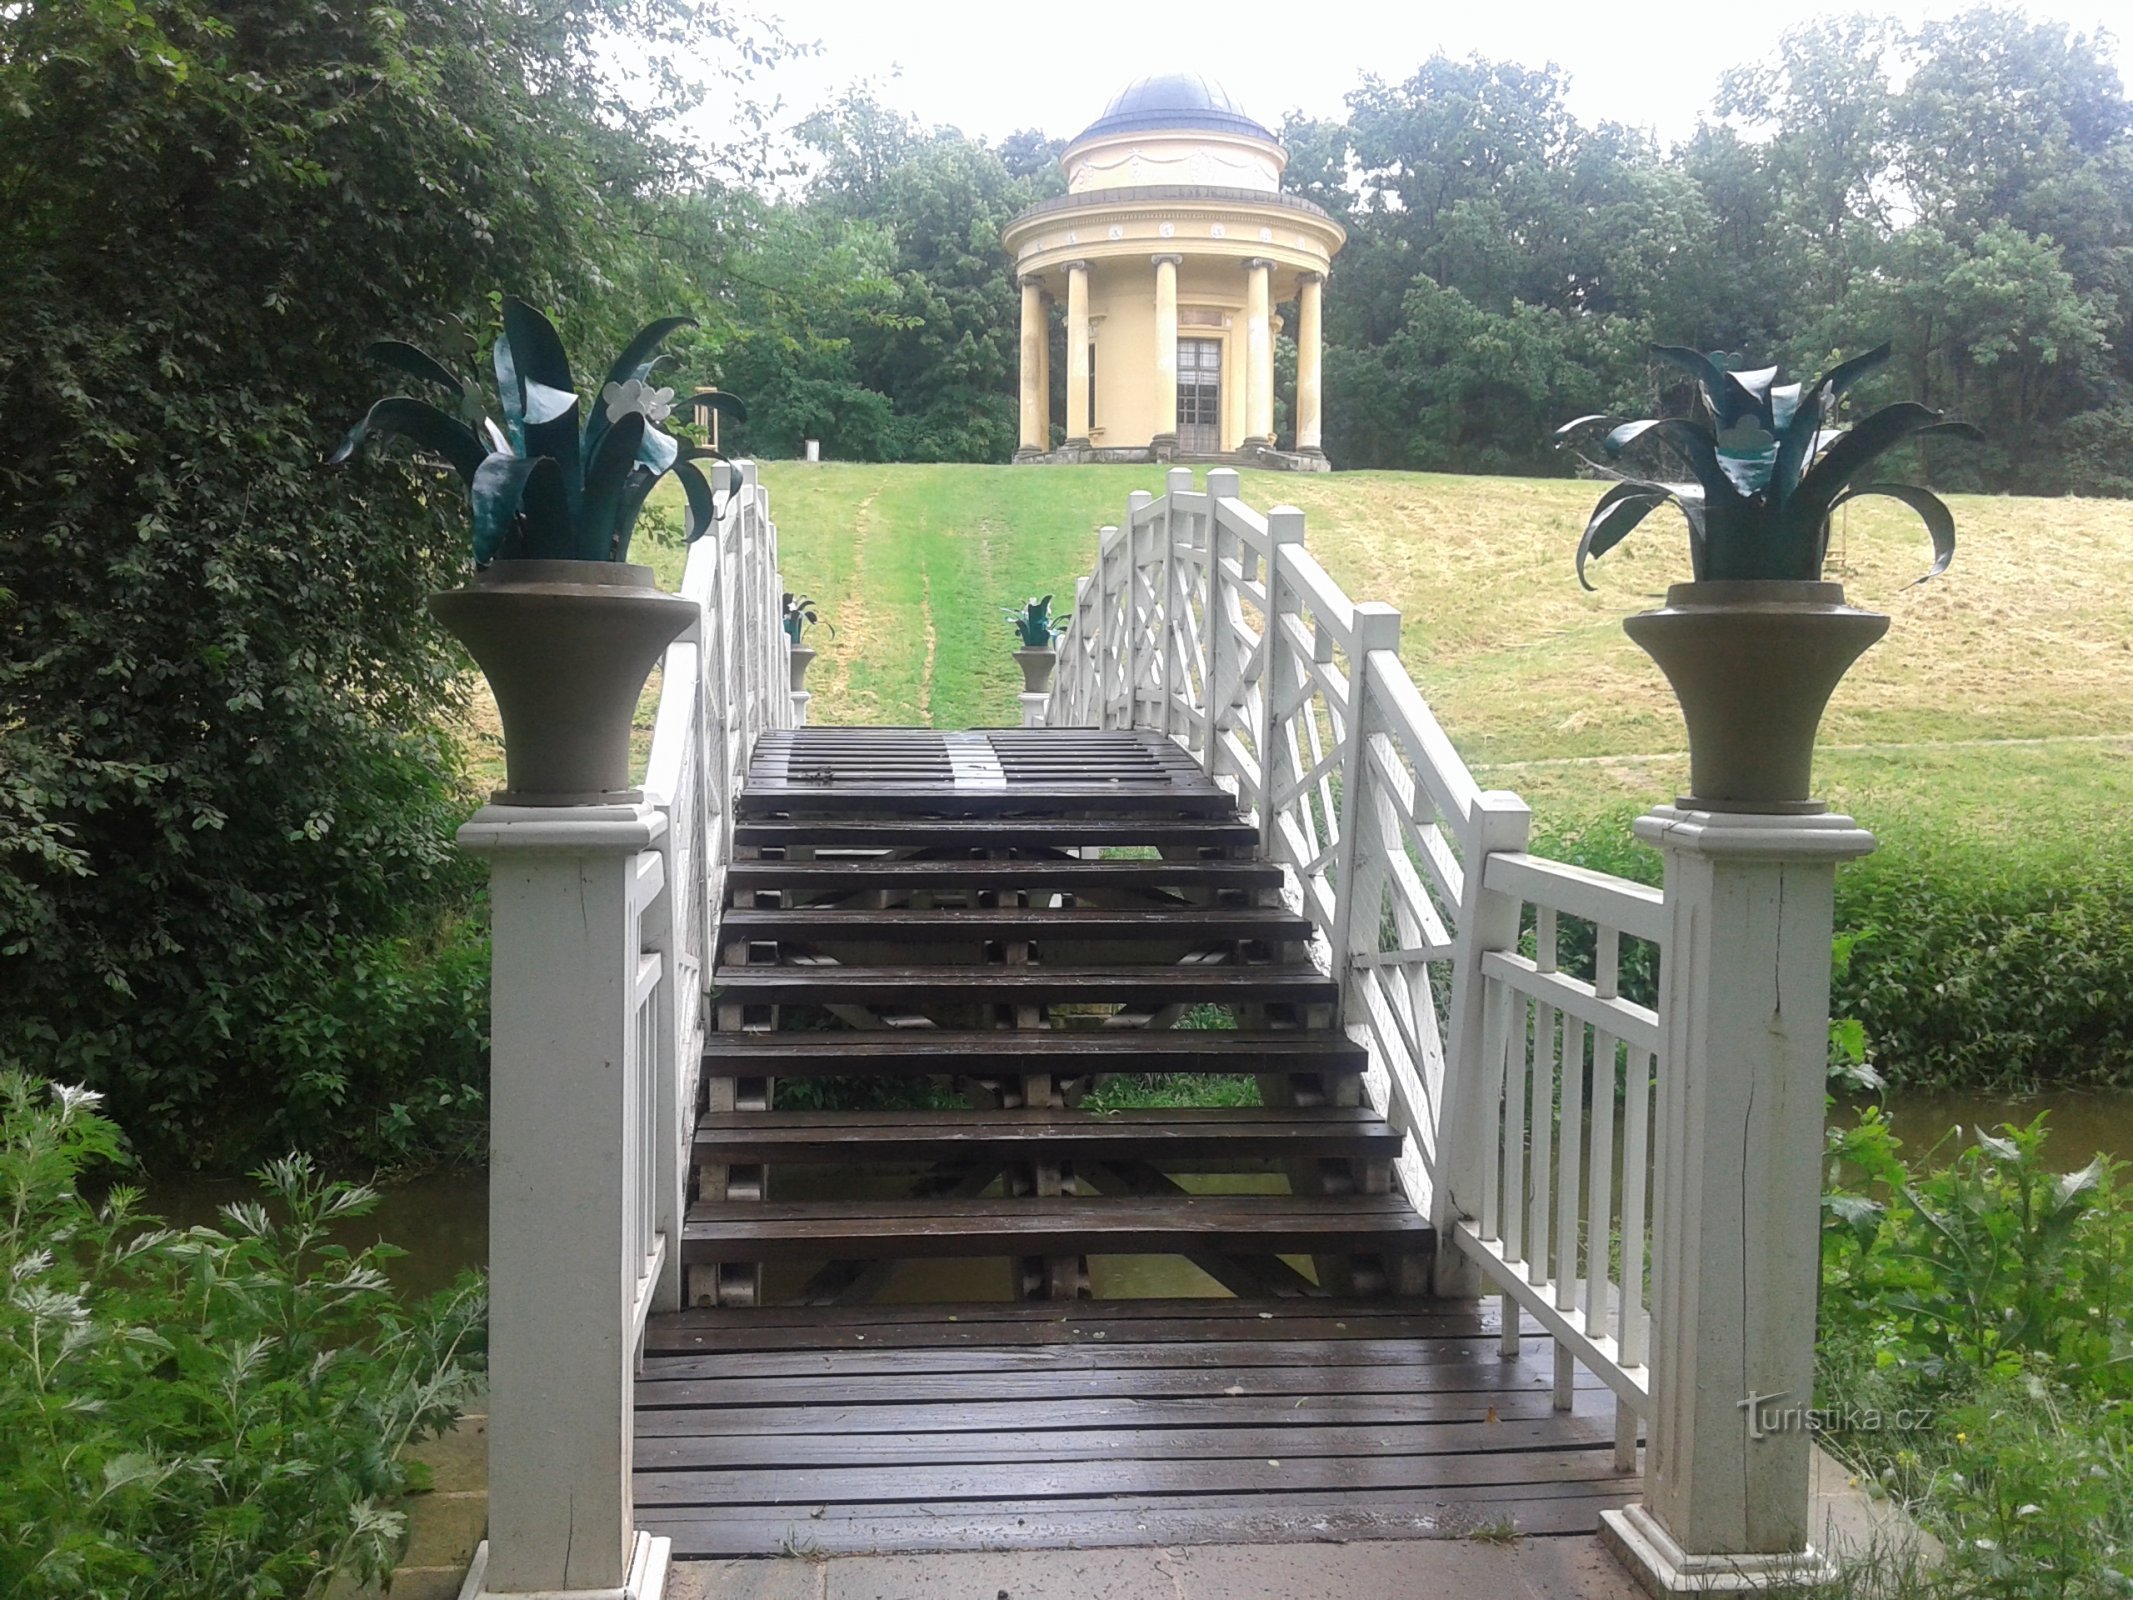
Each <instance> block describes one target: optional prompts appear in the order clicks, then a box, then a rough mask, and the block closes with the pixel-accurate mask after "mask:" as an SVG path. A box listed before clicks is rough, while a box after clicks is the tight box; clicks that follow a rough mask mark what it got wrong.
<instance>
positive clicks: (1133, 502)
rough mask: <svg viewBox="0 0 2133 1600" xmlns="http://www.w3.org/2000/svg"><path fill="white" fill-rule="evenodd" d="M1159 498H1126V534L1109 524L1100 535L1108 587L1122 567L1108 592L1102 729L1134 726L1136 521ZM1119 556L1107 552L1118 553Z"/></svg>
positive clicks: (1140, 493) (1142, 494)
mask: <svg viewBox="0 0 2133 1600" xmlns="http://www.w3.org/2000/svg"><path fill="white" fill-rule="evenodd" d="M1154 500H1155V496H1154V495H1152V494H1150V493H1149V492H1148V491H1147V490H1146V489H1136V490H1134V491H1133V492H1132V493H1131V494H1129V495H1127V496H1126V532H1125V536H1124V537H1123V538H1121V537H1120V536H1119V531H1118V529H1116V528H1114V527H1111V526H1109V525H1108V524H1107V525H1105V526H1104V527H1102V528H1099V529H1098V530H1097V533H1096V561H1097V565H1098V567H1099V568H1100V569H1101V570H1102V572H1103V574H1104V581H1105V583H1106V584H1109V583H1110V582H1111V567H1112V564H1113V562H1114V561H1115V562H1116V563H1117V565H1118V569H1119V570H1118V582H1117V583H1116V585H1114V586H1112V587H1110V588H1107V589H1106V590H1105V591H1104V633H1103V637H1104V660H1103V696H1104V703H1103V714H1102V715H1101V716H1099V717H1098V718H1097V720H1096V725H1097V726H1098V727H1099V728H1130V727H1132V726H1133V693H1134V690H1133V638H1134V630H1135V620H1134V615H1133V586H1134V582H1135V579H1134V567H1133V541H1134V533H1133V519H1134V518H1135V516H1137V515H1138V514H1139V513H1140V511H1141V510H1142V508H1143V507H1145V506H1148V505H1150V504H1152V503H1153V502H1154ZM1114 549H1115V551H1116V554H1115V555H1107V554H1106V553H1105V552H1106V551H1110V550H1114ZM1121 694H1123V695H1124V696H1125V699H1126V709H1125V716H1124V720H1122V721H1118V722H1114V721H1112V720H1111V719H1112V717H1113V716H1114V715H1116V712H1115V709H1114V708H1115V707H1116V706H1117V705H1118V701H1119V697H1120V695H1121Z"/></svg>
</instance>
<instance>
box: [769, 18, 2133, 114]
mask: <svg viewBox="0 0 2133 1600" xmlns="http://www.w3.org/2000/svg"><path fill="white" fill-rule="evenodd" d="M743 4H744V5H746V6H747V8H748V9H752V10H754V11H755V12H756V13H757V14H759V15H762V16H765V17H770V18H774V19H776V20H777V21H778V22H779V23H780V24H781V25H782V26H783V27H784V29H785V31H786V32H787V34H788V36H789V37H790V38H792V39H793V40H795V41H796V42H798V41H816V40H819V41H820V42H821V43H822V45H823V46H824V49H823V53H822V54H821V55H819V56H817V57H813V58H811V59H807V60H800V61H793V62H789V63H786V64H784V65H782V66H780V67H778V68H777V69H775V70H774V71H770V72H766V73H762V74H759V75H758V78H757V84H756V86H757V88H758V90H760V91H765V92H766V93H774V94H776V95H779V96H781V97H782V98H783V100H784V101H785V102H786V105H787V106H788V107H789V108H791V109H792V110H793V111H794V112H796V113H797V112H804V111H805V110H807V109H810V108H812V107H814V106H817V105H820V104H822V103H823V102H825V101H826V100H828V99H830V98H832V97H833V96H834V95H835V94H836V92H837V91H838V90H840V89H842V88H843V87H844V86H845V85H847V84H850V83H853V82H855V81H859V80H871V81H873V82H875V83H876V84H877V85H878V87H879V91H880V93H881V94H882V97H883V98H884V99H885V100H887V101H888V103H890V104H891V105H894V106H897V107H900V108H902V109H904V110H907V111H911V112H915V113H916V114H918V115H919V116H920V117H922V118H924V119H925V120H926V121H928V122H935V123H947V124H952V125H954V126H956V127H959V128H961V129H962V130H963V131H964V132H965V133H969V134H974V135H977V136H978V137H980V138H985V139H997V138H999V137H1000V136H1001V135H1003V134H1007V133H1012V132H1014V131H1015V130H1017V129H1020V128H1028V127H1036V128H1039V129H1042V130H1043V131H1044V132H1045V133H1047V134H1051V135H1054V136H1056V137H1062V138H1064V137H1068V136H1071V135H1073V134H1075V133H1078V132H1079V131H1080V130H1081V129H1082V128H1083V127H1084V126H1085V125H1087V124H1088V123H1089V122H1091V121H1092V120H1094V118H1095V117H1096V115H1097V114H1098V113H1099V112H1100V111H1102V109H1103V106H1104V102H1105V101H1107V100H1108V99H1110V97H1111V96H1112V95H1113V94H1115V93H1116V92H1117V91H1118V90H1119V89H1121V88H1123V87H1124V86H1125V84H1126V83H1127V82H1129V81H1130V80H1131V79H1133V78H1135V77H1138V76H1139V75H1141V74H1142V73H1144V72H1163V71H1176V70H1179V69H1187V70H1192V71H1197V72H1201V73H1204V74H1206V75H1207V76H1208V77H1211V78H1213V79H1215V80H1217V81H1218V82H1220V83H1222V84H1223V85H1224V86H1225V87H1227V88H1228V90H1229V91H1230V93H1231V95H1233V96H1234V97H1235V98H1236V100H1237V101H1238V103H1239V104H1240V105H1242V106H1243V107H1244V109H1245V110H1246V111H1247V112H1249V113H1250V114H1251V115H1253V116H1254V117H1257V118H1258V119H1259V120H1260V121H1262V122H1264V123H1266V124H1267V125H1268V126H1270V127H1272V126H1278V125H1279V123H1280V121H1281V118H1282V117H1283V115H1284V114H1286V113H1287V112H1289V111H1291V110H1297V109H1300V110H1302V111H1304V112H1306V113H1309V114H1311V115H1314V116H1337V115H1339V114H1340V113H1341V111H1342V109H1343V108H1342V96H1343V95H1345V94H1346V93H1347V92H1348V91H1349V90H1350V89H1352V88H1354V87H1355V85H1356V83H1357V82H1358V80H1359V79H1360V78H1361V77H1362V76H1363V74H1365V73H1366V72H1370V73H1376V74H1377V75H1378V76H1380V77H1383V78H1386V79H1390V80H1397V79H1400V78H1404V77H1406V76H1407V75H1409V74H1410V73H1412V72H1413V70H1414V68H1415V67H1416V66H1417V65H1418V64H1419V63H1420V62H1422V61H1424V60H1426V59H1427V58H1428V57H1429V56H1430V54H1431V53H1432V52H1434V51H1437V50H1442V51H1444V52H1445V53H1446V54H1448V55H1453V56H1464V55H1466V54H1468V53H1469V52H1473V51H1479V52H1480V53H1482V54H1483V55H1486V56H1489V57H1492V58H1496V59H1506V60H1513V61H1521V62H1525V63H1527V64H1529V65H1534V66H1538V65H1540V64H1541V63H1543V62H1546V61H1550V60H1553V61H1555V62H1557V63H1558V64H1559V65H1561V66H1562V67H1563V68H1564V69H1565V70H1566V71H1567V72H1568V73H1569V75H1570V103H1571V107H1572V109H1573V110H1574V111H1575V112H1576V113H1577V114H1578V116H1579V117H1580V118H1581V119H1582V120H1584V121H1587V122H1595V121H1599V120H1602V119H1612V120H1615V121H1619V122H1626V123H1630V124H1632V125H1635V126H1640V127H1648V128H1652V129H1654V130H1655V131H1656V132H1657V133H1658V134H1659V135H1660V137H1661V138H1662V139H1666V140H1673V139H1678V138H1682V137H1684V136H1686V135H1687V134H1689V133H1690V132H1692V131H1694V129H1695V126H1696V118H1697V114H1698V113H1699V112H1700V111H1702V110H1704V109H1705V108H1706V107H1707V105H1708V104H1709V101H1710V98H1711V94H1712V91H1713V89H1714V88H1715V87H1716V85H1717V82H1718V75H1719V73H1720V72H1721V71H1723V70H1724V69H1725V68H1726V67H1729V66H1733V65H1736V64H1738V63H1740V62H1742V61H1746V60H1750V59H1754V58H1757V57H1760V56H1764V55H1767V54H1768V53H1769V52H1770V51H1771V50H1772V48H1773V46H1774V45H1775V43H1776V41H1777V38H1778V36H1779V34H1780V33H1782V32H1783V31H1784V30H1785V29H1786V28H1788V27H1791V26H1793V25H1795V24H1797V23H1799V22H1801V21H1803V20H1806V19H1808V18H1810V17H1814V16H1825V15H1843V14H1846V13H1849V12H1854V11H1859V10H1871V11H1874V12H1877V13H1881V14H1894V15H1898V16H1901V17H1903V18H1905V19H1906V20H1909V21H1916V20H1918V19H1919V18H1920V17H1921V16H1923V15H1932V16H1945V15H1948V14H1950V13H1951V12H1954V11H1956V10H1959V9H1964V8H1963V7H1961V6H1958V5H1952V4H1947V3H1940V4H1927V3H1922V0H1892V3H1890V4H1886V5H1868V6H1861V5H1859V4H1857V3H1849V4H1843V3H1835V0H1788V3H1785V4H1779V5H1748V4H1742V3H1740V0H1698V3H1695V4H1689V3H1685V0H1640V3H1636V4H1627V3H1623V0H1615V3H1611V4H1608V3H1601V0H1579V3H1576V4H1570V3H1567V0H1453V3H1449V4H1446V3H1442V0H1438V3H1423V4H1417V3H1415V0H1399V3H1392V4H1386V3H1379V4H1369V5H1360V4H1354V3H1351V0H1320V3H1318V4H1312V3H1310V0H1284V3H1281V4H1269V3H1266V0H1195V3H1191V4H1180V3H1177V0H1171V3H1170V4H1167V5H1160V6H1156V7H1153V8H1151V7H1149V6H1148V5H1146V4H1145V3H1136V0H1126V3H1125V4H1123V5H1113V4H1106V3H1104V0H1095V3H1085V4H1071V3H1060V0H1050V3H1035V4H1032V3H1030V0H983V3H972V0H903V3H901V4H899V3H895V0H752V3H751V0H743ZM2022 9H2024V10H2025V11H2027V12H2028V13H2029V14H2031V15H2033V16H2037V17H2051V18H2056V19H2059V20H2062V21H2065V22H2068V23H2070V24H2072V25H2073V26H2074V27H2075V28H2076V29H2078V30H2081V31H2084V32H2094V31H2095V30H2097V29H2098V28H2099V27H2117V28H2123V27H2124V26H2125V24H2126V23H2128V22H2133V0H2024V3H2023V5H2022ZM1091 16H1108V17H1114V18H1117V19H1119V20H1118V23H1117V24H1116V25H1115V26H1114V27H1112V28H1099V27H1096V26H1093V25H1091V24H1090V23H1088V22H1085V21H1084V20H1083V19H1084V18H1086V17H1091ZM2119 59H2120V61H2121V65H2123V56H2122V55H2121V56H2120V58H2119Z"/></svg>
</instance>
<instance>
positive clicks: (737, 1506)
mask: <svg viewBox="0 0 2133 1600" xmlns="http://www.w3.org/2000/svg"><path fill="white" fill-rule="evenodd" d="M1552 1370H1553V1367H1552V1361H1551V1359H1550V1354H1549V1347H1548V1346H1547V1344H1546V1342H1545V1341H1543V1340H1540V1339H1529V1340H1527V1341H1526V1344H1525V1346H1524V1349H1523V1351H1522V1353H1521V1355H1520V1356H1519V1358H1518V1359H1516V1360H1510V1361H1507V1360H1505V1359H1503V1357H1502V1356H1501V1354H1500V1353H1499V1348H1498V1340H1497V1337H1496V1334H1495V1331H1494V1324H1493V1321H1492V1320H1491V1319H1490V1318H1489V1317H1488V1316H1486V1315H1484V1314H1483V1313H1482V1312H1481V1311H1479V1310H1477V1309H1473V1308H1463V1309H1454V1308H1448V1307H1446V1306H1445V1305H1443V1304H1439V1303H1432V1302H1400V1301H1376V1302H1372V1303H1368V1304H1341V1305H1339V1306H1337V1307H1336V1308H1334V1310H1333V1311H1331V1312H1329V1311H1328V1310H1327V1309H1326V1307H1325V1303H1324V1302H1293V1301H1276V1302H1270V1303H1266V1304H1256V1303H1253V1302H1249V1301H1237V1300H1195V1301H1163V1302H1150V1301H1135V1302H1125V1303H1118V1304H1114V1303H1109V1302H1096V1303H1086V1304H1082V1305H1078V1306H1057V1305H1051V1306H1042V1305H1027V1304H1024V1305H998V1306H972V1305H957V1306H936V1307H925V1306H859V1307H787V1308H782V1309H781V1308H775V1307H764V1308H760V1309H735V1310H720V1311H696V1312H683V1313H680V1314H679V1315H676V1316H670V1317H661V1318H655V1319H654V1322H653V1327H652V1331H651V1335H650V1339H649V1342H648V1346H647V1351H646V1356H645V1364H644V1374H643V1377H642V1379H641V1380H640V1382H639V1384H638V1387H637V1443H636V1464H637V1471H636V1496H637V1515H638V1521H639V1523H640V1525H641V1526H643V1527H644V1528H646V1529H647V1530H649V1531H651V1532H653V1533H659V1534H666V1535H668V1536H670V1537H672V1538H673V1539H674V1541H675V1554H676V1555H677V1556H682V1557H719V1556H751V1555H775V1554H778V1553H781V1552H784V1551H794V1550H798V1551H819V1552H821V1553H823V1554H826V1555H834V1554H840V1553H845V1552H852V1551H866V1550H885V1549H886V1550H901V1551H926V1550H964V1549H980V1548H1072V1547H1089V1546H1096V1545H1137V1544H1190V1543H1204V1542H1218V1541H1219V1542H1230V1541H1255V1540H1256V1541H1266V1540H1285V1539H1314V1538H1316V1539H1343V1538H1367V1537H1404V1538H1414V1537H1426V1536H1430V1535H1441V1536H1450V1537H1457V1536H1461V1535H1464V1534H1469V1533H1472V1532H1473V1531H1474V1530H1476V1529H1478V1528H1483V1527H1488V1528H1506V1529H1516V1530H1518V1531H1520V1532H1522V1533H1525V1534H1528V1535H1545V1534H1551V1533H1587V1532H1590V1531H1591V1529H1592V1528H1593V1526H1594V1525H1595V1523H1596V1521H1597V1519H1598V1516H1599V1513H1600V1512H1601V1511H1602V1510H1603V1509H1606V1508H1608V1507H1611V1506H1618V1505H1622V1504H1625V1503H1627V1501H1628V1500H1629V1499H1631V1498H1632V1497H1633V1496H1634V1494H1635V1492H1636V1482H1635V1480H1634V1479H1631V1478H1624V1477H1622V1476H1620V1475H1619V1474H1617V1473H1616V1472H1615V1470H1614V1465H1613V1439H1614V1423H1613V1409H1612V1408H1613V1400H1612V1397H1611V1396H1610V1395H1609V1394H1608V1393H1607V1392H1606V1391H1605V1390H1604V1389H1603V1388H1601V1387H1599V1386H1598V1385H1597V1384H1596V1383H1594V1382H1592V1381H1590V1380H1587V1381H1586V1382H1584V1383H1581V1385H1580V1386H1579V1388H1578V1389H1577V1390H1576V1393H1575V1400H1576V1404H1575V1406H1574V1408H1573V1409H1572V1410H1570V1411H1568V1412H1561V1411H1556V1410H1555V1409H1553V1405H1552V1399H1551V1375H1552Z"/></svg>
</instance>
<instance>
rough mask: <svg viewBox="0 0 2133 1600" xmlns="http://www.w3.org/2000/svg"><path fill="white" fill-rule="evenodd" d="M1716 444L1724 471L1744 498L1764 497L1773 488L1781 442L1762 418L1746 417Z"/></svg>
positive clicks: (1727, 431) (1729, 429) (1721, 468)
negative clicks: (1772, 434) (1768, 428)
mask: <svg viewBox="0 0 2133 1600" xmlns="http://www.w3.org/2000/svg"><path fill="white" fill-rule="evenodd" d="M1713 443H1714V444H1715V445H1716V447H1717V450H1718V465H1719V468H1720V470H1722V471H1723V472H1724V473H1725V475H1726V477H1727V478H1728V479H1729V480H1731V482H1732V484H1733V487H1734V488H1736V489H1738V490H1739V491H1740V492H1741V493H1742V494H1743V495H1757V494H1761V493H1762V492H1763V490H1765V489H1767V488H1769V487H1770V473H1771V469H1772V468H1773V467H1775V466H1776V465H1777V452H1778V442H1777V440H1776V439H1775V438H1773V437H1772V436H1771V435H1770V433H1769V432H1768V431H1766V430H1765V429H1764V427H1763V425H1762V421H1761V419H1760V418H1756V417H1742V418H1741V419H1740V421H1738V422H1736V423H1735V424H1734V425H1733V426H1732V427H1730V428H1728V429H1726V431H1725V432H1723V433H1721V434H1720V435H1719V436H1718V437H1717V439H1716V440H1714V441H1713Z"/></svg>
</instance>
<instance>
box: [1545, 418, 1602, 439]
mask: <svg viewBox="0 0 2133 1600" xmlns="http://www.w3.org/2000/svg"><path fill="white" fill-rule="evenodd" d="M1606 420H1607V414H1606V413H1605V412H1602V411H1595V412H1593V413H1592V414H1591V415H1590V416H1583V417H1572V418H1571V419H1570V420H1569V421H1568V422H1566V423H1564V424H1563V425H1562V426H1561V427H1560V428H1557V429H1556V430H1555V437H1556V438H1558V439H1567V438H1569V437H1570V436H1571V435H1572V434H1573V433H1576V432H1577V431H1578V429H1580V428H1589V427H1591V426H1592V425H1593V424H1594V423H1596V422H1605V421H1606Z"/></svg>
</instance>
